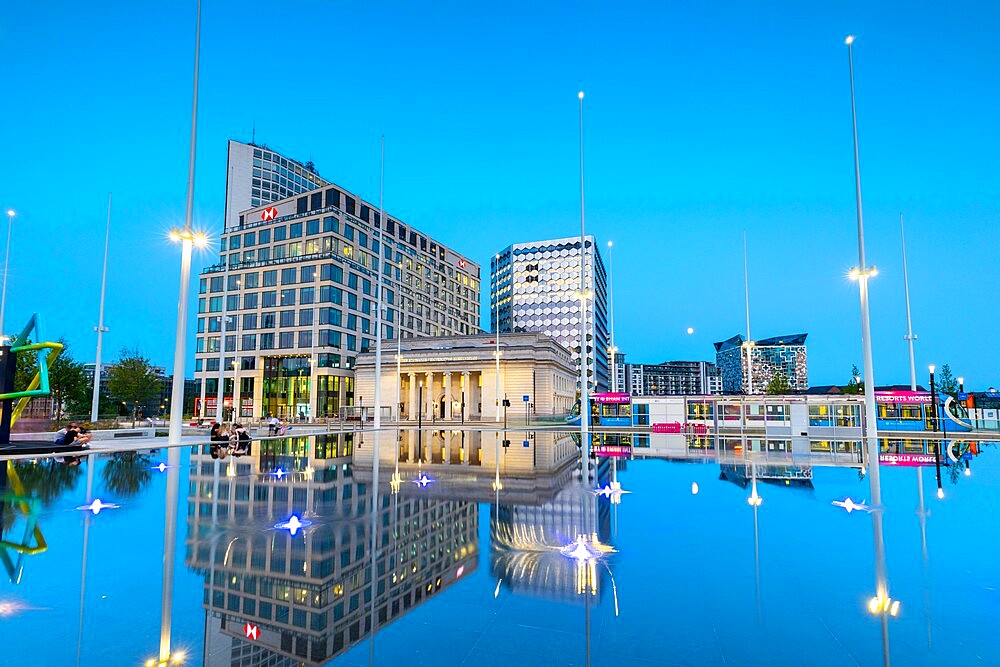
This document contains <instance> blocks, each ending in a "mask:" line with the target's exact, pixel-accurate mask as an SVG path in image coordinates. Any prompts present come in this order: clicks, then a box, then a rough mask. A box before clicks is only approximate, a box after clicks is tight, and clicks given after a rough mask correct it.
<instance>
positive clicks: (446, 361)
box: [355, 333, 576, 423]
mask: <svg viewBox="0 0 1000 667" xmlns="http://www.w3.org/2000/svg"><path fill="white" fill-rule="evenodd" d="M398 344H399V345H401V347H400V352H399V360H398V364H397V345H398ZM496 349H497V339H496V337H495V336H494V335H493V334H484V335H477V336H447V337H437V338H403V339H402V340H401V341H400V340H385V341H383V342H382V387H381V391H382V401H381V404H382V406H383V415H387V413H388V412H389V411H388V410H386V409H385V408H386V407H388V408H390V409H391V417H389V418H390V419H396V418H399V419H401V420H403V421H412V422H415V421H418V414H422V420H423V421H424V422H428V423H432V422H434V421H437V420H443V421H456V422H461V421H496V420H497V415H498V410H499V411H500V413H499V414H500V416H501V418H502V415H503V413H502V410H503V406H502V404H501V402H500V401H498V400H497V398H498V396H499V398H501V399H502V398H504V397H506V398H507V399H508V400H510V403H511V407H510V408H508V410H511V411H513V414H514V415H523V414H524V403H528V410H529V411H530V412H531V414H532V415H539V416H551V415H563V414H567V413H569V411H570V409H571V408H572V406H573V402H574V401H575V400H576V376H575V371H574V369H573V361H572V358H571V357H570V353H569V350H567V349H566V348H565V347H563V346H562V345H560V344H559V343H558V342H557V341H556V340H554V339H552V338H550V337H549V336H546V335H544V334H537V333H518V334H502V335H501V336H500V341H499V349H500V375H499V378H498V376H497V363H496V356H495V354H496ZM397 367H398V375H397ZM355 372H356V379H355V382H356V397H357V402H356V405H359V406H362V407H368V408H372V407H374V405H375V400H374V398H375V355H374V353H370V352H369V353H364V354H361V355H359V356H358V361H357V366H356V367H355ZM498 391H499V394H498ZM525 396H527V397H528V400H527V401H525V400H524V397H525Z"/></svg>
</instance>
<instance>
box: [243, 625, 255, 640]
mask: <svg viewBox="0 0 1000 667" xmlns="http://www.w3.org/2000/svg"><path fill="white" fill-rule="evenodd" d="M243 632H245V633H246V635H247V639H257V635H258V634H259V631H258V630H257V626H256V625H251V624H249V623H247V624H246V625H244V626H243Z"/></svg>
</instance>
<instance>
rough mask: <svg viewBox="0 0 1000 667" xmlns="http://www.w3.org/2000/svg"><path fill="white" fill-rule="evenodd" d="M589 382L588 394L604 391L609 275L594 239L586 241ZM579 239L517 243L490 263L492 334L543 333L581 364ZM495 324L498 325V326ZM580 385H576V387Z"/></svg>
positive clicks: (586, 355)
mask: <svg viewBox="0 0 1000 667" xmlns="http://www.w3.org/2000/svg"><path fill="white" fill-rule="evenodd" d="M585 240H586V243H585V248H584V262H585V266H586V273H585V278H586V285H587V290H586V292H587V296H586V304H587V307H586V322H585V327H586V335H587V349H586V351H585V352H584V357H585V358H586V360H587V377H588V383H589V387H590V391H607V390H608V386H609V384H610V383H609V375H608V307H607V303H608V301H607V300H608V291H607V274H606V272H605V270H604V263H603V262H602V261H601V253H600V252H599V251H598V250H597V249H596V246H595V244H594V237H593V236H587V237H586V238H585ZM580 299H581V295H580V238H579V237H570V238H565V239H550V240H547V241H534V242H531V243H516V244H514V245H511V246H508V247H507V248H505V249H503V250H501V251H500V252H499V253H498V254H497V255H496V256H494V258H493V259H492V261H491V269H490V325H491V328H492V331H494V332H496V331H500V332H501V333H504V332H521V331H536V332H540V333H545V334H548V335H549V336H551V337H552V338H555V339H556V340H557V341H559V342H560V343H562V344H563V345H564V346H565V347H566V348H567V349H569V350H570V352H571V353H572V355H573V363H574V365H577V369H579V366H578V364H579V360H580ZM498 318H499V321H498ZM577 384H579V382H578V383H577Z"/></svg>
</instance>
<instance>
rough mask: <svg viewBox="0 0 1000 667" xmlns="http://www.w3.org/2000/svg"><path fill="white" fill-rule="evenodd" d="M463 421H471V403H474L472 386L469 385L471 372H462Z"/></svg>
mask: <svg viewBox="0 0 1000 667" xmlns="http://www.w3.org/2000/svg"><path fill="white" fill-rule="evenodd" d="M459 398H461V399H462V421H469V403H471V402H472V386H471V385H470V384H469V371H462V395H461V396H460V397H459Z"/></svg>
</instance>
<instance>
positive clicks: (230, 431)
mask: <svg viewBox="0 0 1000 667" xmlns="http://www.w3.org/2000/svg"><path fill="white" fill-rule="evenodd" d="M210 440H211V444H210V445H209V451H210V452H211V454H212V458H213V459H224V458H226V457H227V456H229V455H230V454H232V455H233V456H245V455H247V454H249V453H250V441H251V440H252V438H251V437H250V431H248V430H247V428H246V427H245V426H243V425H242V424H237V423H235V422H234V423H232V424H212V432H211V435H210Z"/></svg>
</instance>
